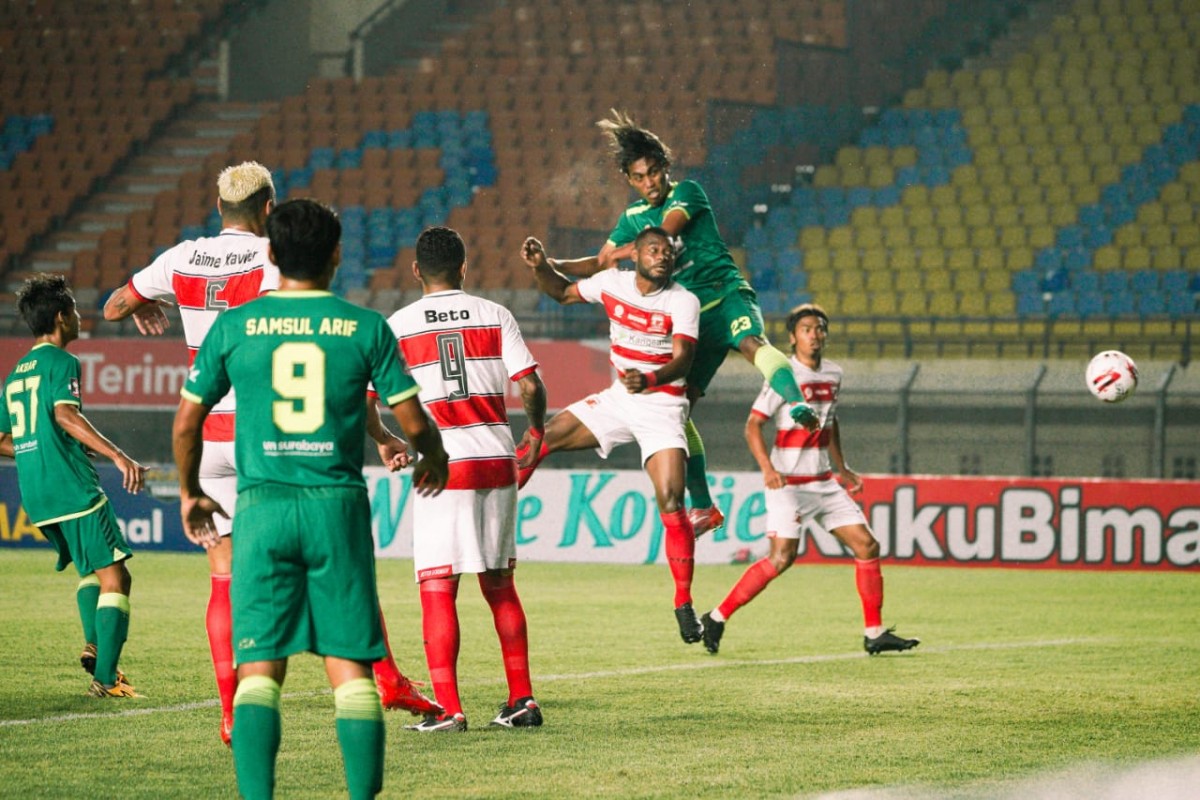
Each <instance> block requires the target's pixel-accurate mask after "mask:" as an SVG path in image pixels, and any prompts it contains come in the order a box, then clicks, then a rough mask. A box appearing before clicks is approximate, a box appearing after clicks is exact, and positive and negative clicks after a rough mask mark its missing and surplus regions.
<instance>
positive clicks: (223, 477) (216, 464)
mask: <svg viewBox="0 0 1200 800" xmlns="http://www.w3.org/2000/svg"><path fill="white" fill-rule="evenodd" d="M200 488H201V489H203V490H204V493H205V494H206V495H208V496H209V497H211V498H212V499H213V500H216V501H217V502H218V503H220V504H221V508H223V509H225V513H226V514H228V515H229V518H228V519H226V518H225V517H222V516H221V515H220V514H214V515H213V524H214V525H215V526H216V528H217V533H218V534H220V535H221V536H228V535H229V534H230V533H231V532H232V531H233V507H234V506H236V505H237V466H236V464H235V463H234V456H233V442H208V441H206V442H205V443H204V450H203V451H202V452H201V453H200Z"/></svg>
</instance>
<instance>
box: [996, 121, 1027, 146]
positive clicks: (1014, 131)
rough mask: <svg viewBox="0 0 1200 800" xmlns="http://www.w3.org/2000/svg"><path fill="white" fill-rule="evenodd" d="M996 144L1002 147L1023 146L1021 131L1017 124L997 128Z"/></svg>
mask: <svg viewBox="0 0 1200 800" xmlns="http://www.w3.org/2000/svg"><path fill="white" fill-rule="evenodd" d="M996 144H998V145H999V146H1000V147H1019V146H1021V144H1022V140H1021V129H1020V128H1019V127H1017V125H1016V123H1013V124H1011V125H1002V126H1001V125H998V126H996Z"/></svg>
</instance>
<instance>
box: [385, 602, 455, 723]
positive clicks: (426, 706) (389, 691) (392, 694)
mask: <svg viewBox="0 0 1200 800" xmlns="http://www.w3.org/2000/svg"><path fill="white" fill-rule="evenodd" d="M379 627H380V628H381V629H382V630H383V644H384V647H386V648H387V655H386V656H384V657H383V658H381V659H379V660H378V661H376V662H375V663H374V664H372V665H371V671H372V673H374V675H375V688H376V689H377V690H378V692H379V699H380V702H381V703H382V704H383V707H384V708H386V709H388V710H389V711H391V710H396V709H400V710H403V711H407V712H409V713H411V714H413V715H420V714H438V713H441V711H442V707H441V706H440V705H438V704H437V703H435V702H434V701H432V700H430V699H429V698H428V697H426V696H425V695H424V694H422V693H421V690H420V689H418V688H417V684H415V683H414V682H413V681H411V680H409V679H408V678H406V677H405V676H404V673H402V672H401V671H400V668H399V667H398V666H397V665H396V658H395V656H393V655H392V645H391V642H390V641H389V640H388V632H387V625H386V624H385V623H384V620H383V609H382V608H381V609H379Z"/></svg>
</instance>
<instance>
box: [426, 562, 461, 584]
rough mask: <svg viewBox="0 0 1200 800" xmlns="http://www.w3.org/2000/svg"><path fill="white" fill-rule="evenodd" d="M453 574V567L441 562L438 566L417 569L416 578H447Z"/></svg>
mask: <svg viewBox="0 0 1200 800" xmlns="http://www.w3.org/2000/svg"><path fill="white" fill-rule="evenodd" d="M453 574H454V567H453V566H452V565H450V564H443V565H442V566H440V567H430V568H429V569H422V570H418V572H417V580H419V581H425V580H429V579H430V578H448V577H450V576H451V575H453Z"/></svg>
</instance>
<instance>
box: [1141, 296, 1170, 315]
mask: <svg viewBox="0 0 1200 800" xmlns="http://www.w3.org/2000/svg"><path fill="white" fill-rule="evenodd" d="M1134 301H1135V303H1136V305H1137V310H1138V313H1139V314H1141V315H1142V316H1143V317H1155V316H1159V315H1160V314H1165V313H1167V301H1166V299H1165V298H1164V297H1163V296H1162V293H1161V292H1153V293H1151V294H1138V295H1135V298H1134Z"/></svg>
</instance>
